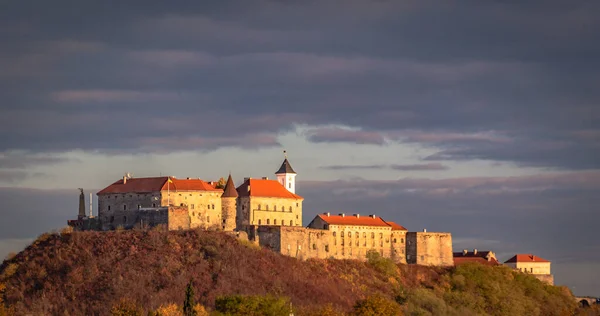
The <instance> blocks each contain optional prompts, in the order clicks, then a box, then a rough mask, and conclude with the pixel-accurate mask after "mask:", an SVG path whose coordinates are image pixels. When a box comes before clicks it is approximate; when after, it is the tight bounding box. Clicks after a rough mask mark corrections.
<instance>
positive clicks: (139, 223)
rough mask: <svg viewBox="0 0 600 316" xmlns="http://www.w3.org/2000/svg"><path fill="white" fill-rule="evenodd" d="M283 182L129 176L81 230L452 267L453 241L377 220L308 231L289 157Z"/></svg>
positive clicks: (327, 223)
mask: <svg viewBox="0 0 600 316" xmlns="http://www.w3.org/2000/svg"><path fill="white" fill-rule="evenodd" d="M275 176H276V180H271V179H268V178H267V177H263V178H261V179H252V178H245V179H244V182H243V183H242V184H241V185H240V186H238V187H237V188H236V187H235V185H234V182H233V179H232V177H231V175H229V177H228V179H227V182H226V183H225V185H224V187H221V186H220V185H219V184H218V183H215V182H206V181H203V180H201V179H191V178H186V179H177V178H175V177H152V178H132V177H131V176H129V175H126V176H124V177H123V178H122V179H119V180H118V181H116V182H115V183H113V184H111V185H109V186H108V187H106V188H104V189H103V190H101V191H100V192H98V193H97V196H98V208H97V210H98V216H97V217H93V216H91V214H90V216H86V214H85V206H84V202H83V200H84V197H83V191H82V192H81V195H80V207H79V215H78V218H77V219H76V220H70V221H68V224H69V225H70V226H72V227H74V229H76V230H104V231H106V230H114V229H118V228H123V229H131V228H135V227H138V228H148V227H154V226H158V225H163V226H165V227H166V228H167V229H169V230H181V229H194V228H200V229H206V230H221V231H227V232H237V234H242V235H247V236H248V238H249V240H250V241H252V242H255V243H257V244H259V245H260V246H262V247H266V248H269V249H272V250H273V251H276V252H280V253H282V254H285V255H288V256H292V257H297V258H300V259H308V258H323V259H326V258H336V259H359V260H365V259H366V254H367V252H368V251H373V250H374V251H377V252H378V253H379V254H380V255H382V256H384V257H388V258H392V259H393V260H394V261H395V262H398V263H408V264H420V265H435V266H450V265H453V255H452V236H451V234H450V233H440V232H426V231H423V232H409V231H408V230H407V229H406V228H404V227H403V226H401V225H399V224H396V223H394V222H390V221H386V220H384V219H382V218H380V217H378V216H376V215H368V216H362V215H360V214H352V215H350V214H348V215H346V214H330V213H322V214H319V215H317V216H316V217H315V218H314V219H313V220H312V221H311V222H310V224H309V225H308V226H307V227H303V226H302V202H303V200H304V198H303V197H302V196H300V195H297V194H296V172H295V171H294V169H293V168H292V166H291V165H290V162H289V161H288V159H287V157H286V158H285V159H284V161H283V163H282V164H281V167H280V168H279V170H277V172H275Z"/></svg>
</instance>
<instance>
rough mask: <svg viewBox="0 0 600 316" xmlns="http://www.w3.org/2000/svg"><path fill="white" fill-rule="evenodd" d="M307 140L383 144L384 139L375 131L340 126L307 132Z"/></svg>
mask: <svg viewBox="0 0 600 316" xmlns="http://www.w3.org/2000/svg"><path fill="white" fill-rule="evenodd" d="M307 135H308V137H307V138H308V140H309V141H311V142H315V143H335V142H341V143H356V144H373V145H383V144H384V143H385V139H384V137H383V135H381V134H380V133H377V132H369V131H359V130H348V129H342V128H317V129H313V130H310V131H308V132H307Z"/></svg>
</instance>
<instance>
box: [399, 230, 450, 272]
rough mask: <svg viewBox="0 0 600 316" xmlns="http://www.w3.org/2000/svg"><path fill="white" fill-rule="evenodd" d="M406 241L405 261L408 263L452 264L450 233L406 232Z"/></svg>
mask: <svg viewBox="0 0 600 316" xmlns="http://www.w3.org/2000/svg"><path fill="white" fill-rule="evenodd" d="M406 242H407V244H406V262H407V263H409V264H420V265H431V266H451V265H454V260H453V257H452V235H450V233H430V232H408V233H406Z"/></svg>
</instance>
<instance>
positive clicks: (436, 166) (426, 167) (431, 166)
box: [391, 163, 448, 171]
mask: <svg viewBox="0 0 600 316" xmlns="http://www.w3.org/2000/svg"><path fill="white" fill-rule="evenodd" d="M391 168H392V169H394V170H402V171H411V170H412V171H430V170H448V167H447V166H444V165H442V164H441V163H426V164H413V165H392V166H391Z"/></svg>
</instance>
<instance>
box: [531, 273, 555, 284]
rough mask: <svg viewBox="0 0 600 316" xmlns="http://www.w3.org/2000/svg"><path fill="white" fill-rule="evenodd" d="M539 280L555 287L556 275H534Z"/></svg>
mask: <svg viewBox="0 0 600 316" xmlns="http://www.w3.org/2000/svg"><path fill="white" fill-rule="evenodd" d="M532 275H533V276H534V277H536V278H537V279H538V280H540V281H542V282H545V283H547V284H550V285H554V275H552V274H532Z"/></svg>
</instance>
